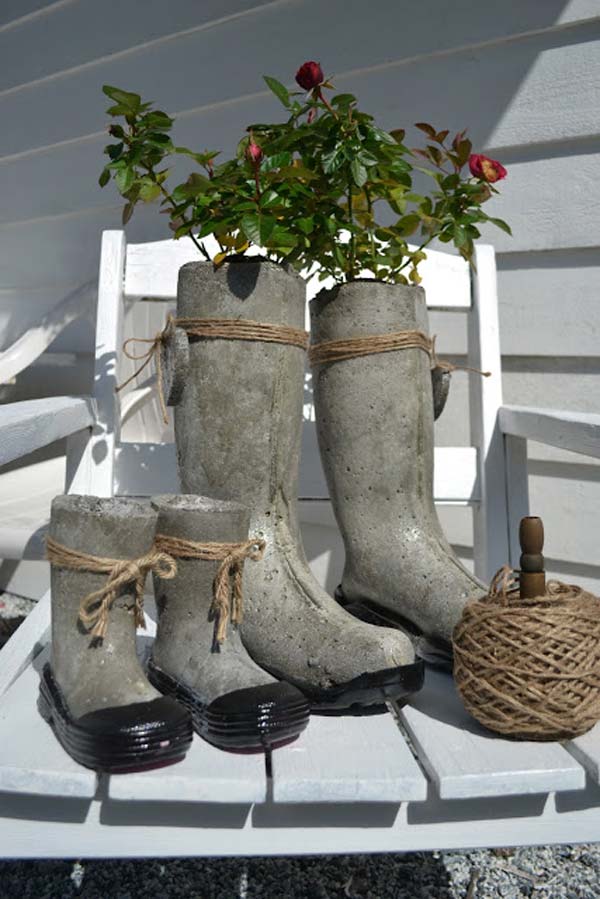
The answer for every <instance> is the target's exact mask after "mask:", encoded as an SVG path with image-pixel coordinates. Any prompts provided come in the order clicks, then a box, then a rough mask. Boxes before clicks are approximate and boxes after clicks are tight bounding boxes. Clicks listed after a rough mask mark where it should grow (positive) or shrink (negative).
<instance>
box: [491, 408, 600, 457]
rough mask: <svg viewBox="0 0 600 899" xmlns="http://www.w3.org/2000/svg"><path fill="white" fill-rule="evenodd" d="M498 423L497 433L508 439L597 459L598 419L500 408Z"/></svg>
mask: <svg viewBox="0 0 600 899" xmlns="http://www.w3.org/2000/svg"><path fill="white" fill-rule="evenodd" d="M499 422H500V430H501V431H502V433H503V434H506V435H507V436H511V437H522V438H524V439H525V440H536V441H537V442H538V443H545V444H548V445H549V446H558V447H559V448H560V449H564V450H569V451H570V452H572V453H581V454H582V455H584V456H595V457H596V458H600V415H596V414H592V413H586V412H565V411H562V410H559V409H535V408H532V407H529V406H501V407H500V410H499Z"/></svg>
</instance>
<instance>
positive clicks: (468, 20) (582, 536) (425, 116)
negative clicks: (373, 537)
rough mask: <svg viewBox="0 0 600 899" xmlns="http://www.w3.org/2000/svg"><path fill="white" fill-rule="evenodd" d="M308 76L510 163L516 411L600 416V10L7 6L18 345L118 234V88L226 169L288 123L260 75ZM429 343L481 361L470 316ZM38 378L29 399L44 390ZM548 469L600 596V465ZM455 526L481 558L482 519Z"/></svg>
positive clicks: (508, 310) (509, 391) (2, 40)
mask: <svg viewBox="0 0 600 899" xmlns="http://www.w3.org/2000/svg"><path fill="white" fill-rule="evenodd" d="M307 58H308V59H318V60H320V61H321V62H322V63H323V65H324V67H325V69H326V71H327V72H330V73H332V74H333V75H334V81H335V84H336V86H337V87H338V88H339V89H343V90H350V91H352V92H354V93H356V94H357V95H358V97H359V98H360V101H361V103H362V105H363V106H364V107H365V108H366V109H370V110H372V111H373V112H374V113H375V114H376V115H377V116H378V118H379V120H380V122H381V123H382V125H384V126H386V127H400V126H405V125H409V124H410V123H411V122H414V121H417V120H426V121H427V120H431V121H433V122H434V123H436V124H438V125H439V126H440V127H449V128H451V129H460V128H463V127H464V126H465V125H467V126H469V130H470V134H471V137H472V139H473V140H474V143H475V145H476V146H477V148H478V149H480V150H484V151H485V152H487V153H489V154H490V155H492V156H495V157H497V158H500V159H501V161H502V162H503V163H504V164H505V165H506V166H507V168H508V170H509V176H508V178H507V180H506V181H505V182H503V184H502V185H501V187H502V196H501V198H500V199H499V200H498V201H495V206H496V209H495V211H496V213H497V214H498V215H501V216H503V217H504V218H506V219H507V220H508V221H509V222H510V223H511V224H512V226H513V231H514V237H513V238H512V239H511V238H509V237H507V236H505V235H503V234H502V233H500V232H497V231H495V230H494V231H493V233H492V232H490V234H489V235H488V238H489V239H490V240H492V241H493V242H494V244H495V246H496V248H497V251H498V254H499V255H498V264H499V286H500V302H501V325H502V346H503V354H504V389H505V399H506V400H507V401H508V402H515V403H521V404H527V405H530V404H531V405H536V404H539V405H542V406H557V407H558V406H560V407H564V408H573V409H579V410H585V411H598V405H599V403H598V385H599V384H600V378H599V375H600V359H599V355H598V335H599V331H600V304H599V303H598V300H599V299H600V297H599V293H600V253H599V252H598V245H599V243H600V87H599V86H600V6H599V4H598V0H518V2H517V0H512V2H506V3H501V4H490V3H481V2H478V0H456V2H453V3H448V2H447V0H421V2H420V3H418V4H415V3H408V2H405V0H372V2H370V3H368V4H365V3H364V2H363V0H272V2H263V3H258V2H256V0H221V2H216V0H203V2H199V0H168V2H166V0H143V2H142V0H137V2H136V0H103V2H99V0H58V2H47V0H46V2H44V0H3V2H2V4H0V59H1V60H2V66H1V72H0V121H2V128H1V129H0V347H1V346H3V345H6V344H7V343H10V341H11V339H14V337H15V336H16V334H17V333H18V332H19V330H20V329H21V328H22V327H24V326H26V325H27V323H29V322H34V321H36V320H37V319H38V318H39V316H40V315H41V313H42V311H43V310H44V309H46V308H48V307H49V306H51V305H52V304H54V303H56V302H57V301H58V299H59V298H60V297H61V296H63V295H64V294H65V293H66V292H67V291H68V290H70V289H71V288H72V287H73V286H75V285H76V284H79V283H82V282H84V281H86V280H88V279H89V278H90V277H93V276H94V274H95V270H96V267H97V259H98V248H99V236H100V231H101V230H102V229H103V228H111V227H119V218H120V204H119V203H118V202H117V197H116V194H115V193H114V192H113V190H112V188H106V189H105V190H104V191H101V190H100V189H99V188H98V186H97V176H98V173H99V171H100V168H101V165H102V161H103V157H102V147H103V145H104V144H105V143H106V133H105V130H104V129H105V125H106V120H105V116H104V108H105V105H106V103H105V98H104V97H103V95H102V94H101V92H100V86H101V84H102V83H104V82H109V83H113V84H117V85H119V86H123V87H125V88H129V89H132V90H137V91H140V92H141V93H142V94H144V96H147V97H149V98H151V99H153V100H155V101H156V102H157V103H158V104H159V105H160V106H162V107H163V108H165V109H166V110H168V111H169V112H171V113H178V114H179V121H178V124H177V131H176V135H177V139H178V141H179V142H181V143H184V144H192V145H195V146H198V147H200V148H204V147H210V148H215V147H223V149H225V150H230V149H232V147H233V145H234V142H235V140H236V138H237V136H238V134H239V131H240V125H241V124H245V123H247V122H249V121H252V120H255V121H256V120H261V119H263V118H266V117H269V116H273V115H279V114H280V109H279V108H278V105H277V102H276V101H275V100H274V99H273V98H272V97H271V95H270V94H269V92H268V91H266V90H265V89H263V87H264V86H263V82H262V80H261V75H262V74H263V73H267V74H271V75H274V76H276V77H278V78H279V79H281V80H282V81H286V82H288V83H289V82H290V81H291V79H292V77H293V72H294V71H295V68H296V67H297V65H298V64H300V63H301V62H302V61H303V60H304V59H307ZM164 228H165V225H164V219H162V218H161V217H159V216H158V215H156V214H155V213H154V211H153V210H149V211H148V214H142V215H139V216H138V214H137V213H136V216H134V219H133V220H132V222H131V224H130V226H129V227H128V234H129V238H130V239H131V240H144V239H156V238H160V237H162V236H166V234H165V230H164ZM432 330H433V331H437V332H438V333H439V334H440V348H441V350H442V351H445V352H446V353H455V354H460V353H462V352H464V328H463V323H461V322H460V321H457V319H456V317H455V318H454V319H453V320H452V322H447V321H445V320H443V318H441V317H440V316H436V317H435V321H434V322H433V325H432ZM53 349H54V350H55V351H60V352H61V353H74V352H76V353H78V354H79V360H78V362H79V369H78V371H81V365H82V358H81V354H84V357H83V358H84V362H85V353H86V352H89V351H90V349H91V334H90V330H89V327H86V326H81V325H76V326H74V327H72V328H71V329H70V330H69V332H68V333H67V334H65V335H64V336H63V337H61V338H60V339H59V341H58V342H57V344H56V346H55V347H54V348H53ZM65 358H67V359H70V358H72V357H70V356H67V357H64V356H61V359H63V360H64V359H65ZM74 362H75V359H74V357H73V363H74ZM45 364H46V365H47V364H48V363H47V362H46V363H45ZM84 368H85V365H84ZM45 370H46V371H47V368H46V369H45ZM74 371H75V369H74ZM28 378H29V382H28V383H29V386H28V387H26V386H23V387H22V388H21V389H23V390H25V389H28V390H29V391H31V390H32V389H39V382H38V383H37V385H36V384H34V386H33V387H32V381H31V378H32V375H31V374H29V375H28ZM25 380H26V379H24V381H25ZM77 386H79V387H81V388H82V389H85V385H82V383H81V375H78V376H77V379H76V380H75V383H74V387H73V389H74V390H75V389H77ZM466 402H467V401H466V380H465V378H464V376H460V375H457V376H456V377H455V379H454V385H453V396H452V399H451V404H450V408H449V409H448V411H447V412H446V414H445V415H444V417H443V418H442V419H441V421H440V423H439V425H438V440H439V442H440V443H444V444H454V443H457V442H461V440H462V442H465V443H466V442H468V428H467V423H466V411H467V410H466ZM530 456H531V472H532V478H531V494H532V509H533V510H534V511H536V512H540V513H541V514H543V515H544V517H545V519H546V525H547V555H548V557H549V558H550V559H551V567H552V569H553V570H554V571H555V572H558V573H562V574H563V576H565V577H569V578H570V579H577V580H580V581H582V582H586V583H588V582H590V583H591V582H595V584H596V587H597V588H600V558H599V556H598V549H597V547H598V543H599V541H598V537H600V513H599V511H598V509H599V508H600V504H599V502H598V501H599V500H600V467H599V466H598V465H597V464H595V463H592V462H590V461H589V460H584V459H582V458H577V457H574V456H572V455H569V454H566V453H562V452H560V451H556V450H551V451H548V450H544V449H543V448H541V447H537V446H531V448H530ZM582 463H583V464H582ZM442 514H443V520H444V522H445V525H446V526H447V528H448V529H449V533H450V536H451V538H452V539H453V540H454V542H455V543H457V544H459V545H460V546H461V547H463V549H462V550H461V552H462V553H463V555H464V556H465V557H468V547H469V543H470V539H471V538H470V518H469V514H468V513H467V512H464V511H457V510H450V511H448V510H446V511H444V512H443V513H442ZM326 530H327V529H321V530H319V531H316V530H315V531H311V533H310V534H309V542H310V544H311V553H312V554H313V555H318V554H319V551H320V548H321V549H323V550H325V549H326V546H327V543H328V541H329V542H331V543H332V545H334V544H335V546H338V544H337V543H336V538H335V537H334V535H332V534H329V536H327V533H326ZM336 552H337V556H336V558H337V562H336V563H335V565H337V566H338V567H339V546H338V549H337V550H336ZM334 567H335V566H334ZM332 577H333V575H332Z"/></svg>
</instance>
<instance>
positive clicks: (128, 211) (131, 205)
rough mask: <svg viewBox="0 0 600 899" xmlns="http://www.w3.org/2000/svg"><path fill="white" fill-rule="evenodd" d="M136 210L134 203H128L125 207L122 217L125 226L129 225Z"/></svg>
mask: <svg viewBox="0 0 600 899" xmlns="http://www.w3.org/2000/svg"><path fill="white" fill-rule="evenodd" d="M134 209H135V204H134V203H126V204H125V206H123V214H122V215H121V221H122V222H123V224H124V225H126V224H127V222H128V221H129V219H130V218H131V216H132V215H133V210H134Z"/></svg>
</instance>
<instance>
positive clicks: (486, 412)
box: [71, 231, 508, 578]
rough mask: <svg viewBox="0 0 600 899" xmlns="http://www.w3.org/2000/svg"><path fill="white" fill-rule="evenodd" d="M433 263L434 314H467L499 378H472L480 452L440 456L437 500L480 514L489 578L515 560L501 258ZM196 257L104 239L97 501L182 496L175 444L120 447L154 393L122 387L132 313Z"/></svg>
mask: <svg viewBox="0 0 600 899" xmlns="http://www.w3.org/2000/svg"><path fill="white" fill-rule="evenodd" d="M427 257H428V258H427V260H426V261H425V262H424V263H423V264H422V269H421V274H422V276H423V286H424V288H425V291H426V295H427V305H428V308H429V309H431V310H441V311H447V312H448V311H450V312H463V313H466V314H467V315H468V364H469V365H470V366H472V367H474V368H477V369H480V370H489V371H491V372H492V374H493V377H491V378H481V377H480V376H478V375H469V378H470V390H469V405H470V416H471V444H472V445H471V446H463V447H440V448H437V449H436V453H435V484H434V493H435V499H436V502H439V503H447V504H453V505H471V506H472V507H473V513H474V516H475V518H474V535H475V546H474V558H475V570H476V573H478V574H479V575H480V576H481V577H483V578H487V577H489V575H490V574H491V573H493V571H494V570H496V569H497V568H498V567H499V566H500V564H502V563H503V561H504V560H505V559H506V558H508V523H507V512H506V485H505V483H504V464H503V446H502V437H501V434H500V431H499V428H498V422H497V418H498V409H499V407H500V406H501V405H502V383H501V358H500V342H499V331H498V303H497V295H496V269H495V258H494V251H493V248H492V247H490V246H484V245H481V246H478V247H477V249H476V255H475V269H473V270H470V269H469V266H468V264H467V263H466V262H465V261H464V260H462V259H461V258H459V257H457V256H453V255H450V254H447V253H442V252H438V251H428V254H427ZM197 259H198V251H197V249H196V248H195V247H194V246H193V244H192V243H191V242H190V241H185V240H180V241H173V240H166V241H159V242H155V243H146V244H130V245H127V243H126V239H125V234H124V232H122V231H105V232H104V234H103V237H102V251H101V261H100V275H99V285H98V312H97V331H96V363H95V381H94V383H95V387H94V395H95V399H96V403H97V409H98V423H97V426H96V428H95V430H94V433H93V435H92V438H91V441H90V442H89V444H88V446H87V448H86V451H85V455H86V456H87V459H83V460H82V462H81V466H82V470H83V471H85V472H86V473H87V475H86V476H87V477H88V478H89V480H88V483H89V484H90V488H91V492H93V493H95V494H96V495H100V496H110V495H112V494H113V493H120V494H129V495H132V494H135V495H149V494H151V493H155V492H162V491H176V490H177V477H176V467H175V454H174V449H173V445H172V444H148V443H124V442H123V441H122V440H121V434H120V428H121V421H122V416H123V409H124V408H125V410H126V412H127V414H131V412H132V411H133V410H134V409H135V408H136V404H138V403H139V402H141V401H143V400H144V399H145V398H146V397H147V396H148V395H149V390H150V388H148V387H145V388H142V390H141V391H140V390H138V394H137V396H134V397H133V399H131V397H130V398H129V399H126V398H122V397H121V395H120V394H117V393H116V392H115V388H116V386H117V384H118V377H119V358H120V356H121V350H122V343H123V313H124V308H125V305H126V304H128V303H131V302H134V301H137V300H144V299H145V298H152V299H154V300H156V299H162V300H169V301H174V300H175V299H176V292H177V273H178V270H179V268H180V267H181V266H182V265H183V264H184V263H186V262H190V261H195V260H197ZM321 286H323V284H322V283H321V284H319V285H318V286H317V282H316V281H315V280H314V279H313V280H311V281H309V282H308V284H307V299H310V298H311V297H312V296H313V295H314V294H315V293H316V291H317V289H319V288H320V287H321ZM139 336H145V337H152V336H153V335H152V334H147V335H139ZM307 378H308V381H309V380H310V376H307ZM127 407H128V408H127ZM304 417H305V424H304V433H303V447H302V470H301V479H300V493H301V497H300V498H301V499H307V500H310V501H311V506H312V508H313V509H314V508H315V507H316V504H315V503H314V500H320V501H322V504H325V503H326V502H327V500H328V498H327V489H326V485H325V481H324V477H323V473H322V469H321V464H320V460H319V454H318V447H317V441H316V434H315V426H314V415H313V414H312V408H311V403H310V401H308V402H307V404H306V405H305V413H304ZM71 489H73V487H72V488H71Z"/></svg>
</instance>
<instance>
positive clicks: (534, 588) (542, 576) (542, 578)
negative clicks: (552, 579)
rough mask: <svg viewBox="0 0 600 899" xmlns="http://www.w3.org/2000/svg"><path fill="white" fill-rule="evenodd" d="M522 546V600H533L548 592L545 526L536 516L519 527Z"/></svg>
mask: <svg viewBox="0 0 600 899" xmlns="http://www.w3.org/2000/svg"><path fill="white" fill-rule="evenodd" d="M519 543H520V544H521V574H520V577H519V590H520V594H521V598H522V599H533V597H535V596H543V595H544V594H545V592H546V572H545V570H544V556H543V555H542V549H543V548H544V525H543V524H542V519H541V518H538V517H537V516H536V515H528V516H527V517H526V518H522V519H521V524H520V527H519Z"/></svg>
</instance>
